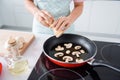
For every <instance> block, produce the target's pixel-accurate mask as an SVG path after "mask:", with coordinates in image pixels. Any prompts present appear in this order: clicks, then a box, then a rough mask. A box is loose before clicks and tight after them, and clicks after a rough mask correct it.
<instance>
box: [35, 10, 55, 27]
mask: <svg viewBox="0 0 120 80" xmlns="http://www.w3.org/2000/svg"><path fill="white" fill-rule="evenodd" d="M34 16H35V18H36V19H37V20H38V21H39V22H40V23H41V24H43V25H44V26H46V27H49V26H50V25H51V24H52V23H53V22H54V17H53V16H52V15H51V14H50V13H49V12H47V11H45V10H38V11H37V12H35V13H34Z"/></svg>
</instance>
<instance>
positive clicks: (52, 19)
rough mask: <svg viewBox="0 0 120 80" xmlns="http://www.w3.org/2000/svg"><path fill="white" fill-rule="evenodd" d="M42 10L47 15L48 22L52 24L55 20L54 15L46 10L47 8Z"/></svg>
mask: <svg viewBox="0 0 120 80" xmlns="http://www.w3.org/2000/svg"><path fill="white" fill-rule="evenodd" d="M41 11H42V12H43V13H44V14H45V15H46V17H47V20H48V23H49V24H52V23H53V21H54V17H53V16H52V15H51V14H50V13H48V12H47V11H45V10H41Z"/></svg>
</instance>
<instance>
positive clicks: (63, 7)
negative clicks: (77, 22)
mask: <svg viewBox="0 0 120 80" xmlns="http://www.w3.org/2000/svg"><path fill="white" fill-rule="evenodd" d="M70 3H71V0H64V1H61V0H35V4H36V6H37V7H38V8H39V9H41V10H46V11H48V12H49V13H50V14H51V15H52V16H54V18H55V19H58V18H59V17H61V16H68V15H69V14H70ZM32 31H33V33H43V34H53V31H52V30H51V29H50V28H47V27H46V26H43V25H42V24H41V23H40V22H38V21H37V20H36V19H35V18H34V20H33V30H32ZM65 32H67V33H71V32H74V27H73V26H71V27H70V28H69V29H67V30H66V31H65Z"/></svg>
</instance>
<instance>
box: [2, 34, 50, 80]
mask: <svg viewBox="0 0 120 80" xmlns="http://www.w3.org/2000/svg"><path fill="white" fill-rule="evenodd" d="M50 36H51V35H44V34H43V35H42V34H40V35H37V34H36V37H35V40H34V41H33V43H32V44H31V45H30V46H29V47H28V49H27V50H26V51H25V53H24V55H23V56H24V57H25V58H27V59H28V63H29V70H28V71H27V72H26V73H23V74H21V75H16V76H15V75H12V74H10V72H9V71H8V69H7V66H6V62H5V60H4V59H3V58H2V57H0V62H1V63H2V65H3V70H2V74H1V75H0V80H27V78H28V77H29V75H30V73H31V71H32V69H33V67H34V66H35V63H36V62H37V60H38V58H39V56H40V54H41V52H42V45H43V43H44V41H45V40H46V39H47V38H48V37H50Z"/></svg>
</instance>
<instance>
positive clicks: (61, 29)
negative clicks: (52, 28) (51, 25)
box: [58, 22, 67, 31]
mask: <svg viewBox="0 0 120 80" xmlns="http://www.w3.org/2000/svg"><path fill="white" fill-rule="evenodd" d="M66 25H67V23H66V22H63V23H62V24H61V26H60V28H59V29H58V31H65V30H66V29H67V26H66Z"/></svg>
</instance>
